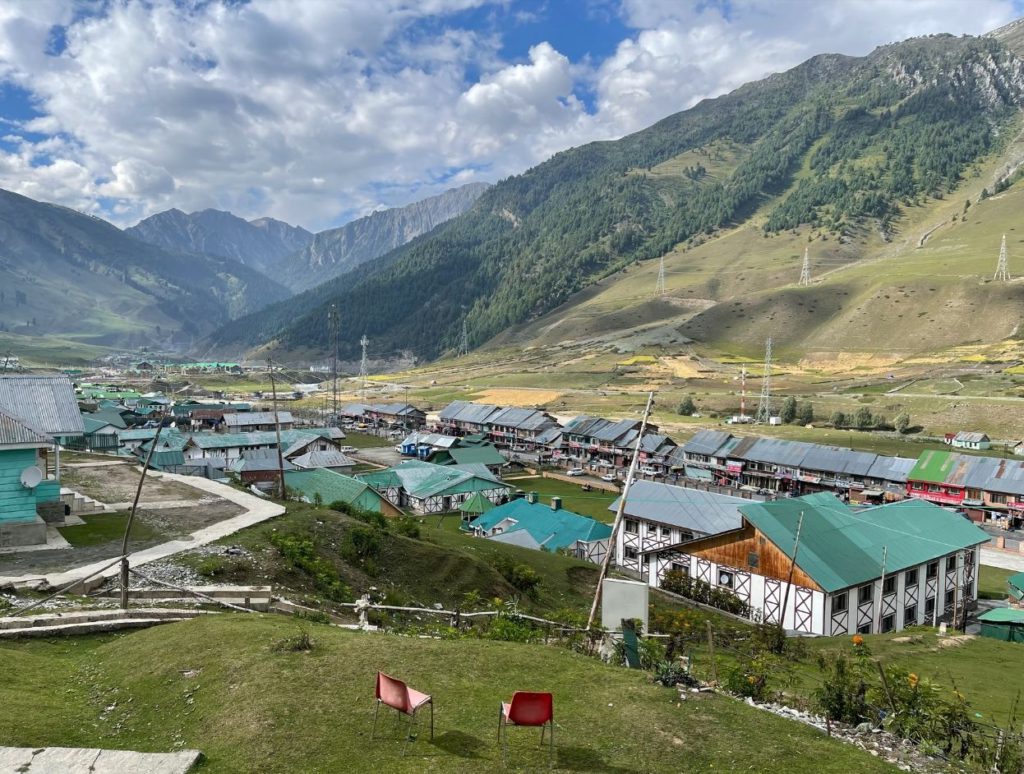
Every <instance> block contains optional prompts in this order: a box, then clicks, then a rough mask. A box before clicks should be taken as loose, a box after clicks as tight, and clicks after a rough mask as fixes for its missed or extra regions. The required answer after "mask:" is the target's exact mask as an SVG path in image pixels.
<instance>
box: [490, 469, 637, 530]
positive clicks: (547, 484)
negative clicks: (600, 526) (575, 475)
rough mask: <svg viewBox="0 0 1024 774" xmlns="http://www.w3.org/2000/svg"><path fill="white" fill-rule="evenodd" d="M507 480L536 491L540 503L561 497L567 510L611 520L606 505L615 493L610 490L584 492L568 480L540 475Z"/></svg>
mask: <svg viewBox="0 0 1024 774" xmlns="http://www.w3.org/2000/svg"><path fill="white" fill-rule="evenodd" d="M507 480H508V483H510V484H512V485H513V486H515V487H516V488H517V489H522V490H523V491H524V492H536V493H537V494H538V495H539V496H540V502H542V503H545V504H548V503H550V502H551V498H552V497H561V498H562V507H563V508H566V509H567V510H570V511H573V512H575V513H578V514H580V515H582V516H589V517H590V518H592V519H597V520H598V521H604V522H608V523H609V524H610V523H611V522H612V521H613V517H614V514H613V513H612V512H611V511H609V510H608V506H609V505H611V504H612V502H613V501H614V500H615V498H616V497H617V495H615V494H613V493H612V492H603V491H600V490H596V489H595V490H592V491H590V492H584V491H583V489H582V488H581V487H580V485H579V484H570V483H569V482H568V481H560V480H558V479H555V478H542V477H541V476H526V477H524V478H511V479H507Z"/></svg>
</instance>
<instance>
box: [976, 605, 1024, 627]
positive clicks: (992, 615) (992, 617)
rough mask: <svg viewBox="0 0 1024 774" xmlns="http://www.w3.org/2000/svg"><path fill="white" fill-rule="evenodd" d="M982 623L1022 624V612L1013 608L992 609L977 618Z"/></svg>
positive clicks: (1023, 619) (1023, 615) (1023, 618)
mask: <svg viewBox="0 0 1024 774" xmlns="http://www.w3.org/2000/svg"><path fill="white" fill-rule="evenodd" d="M978 620H979V621H982V622H984V623H1018V624H1024V610H1021V609H1020V608H1013V607H994V608H992V609H991V610H988V611H986V612H984V613H982V614H981V615H979V616H978Z"/></svg>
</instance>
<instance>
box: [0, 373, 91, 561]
mask: <svg viewBox="0 0 1024 774" xmlns="http://www.w3.org/2000/svg"><path fill="white" fill-rule="evenodd" d="M83 432H84V427H83V425H82V415H81V413H80V412H79V410H78V403H77V401H76V400H75V392H74V389H73V387H72V385H71V381H70V380H69V379H68V377H67V376H66V375H64V374H61V375H56V376H50V375H21V374H0V547H7V546H26V545H34V544H40V543H45V542H46V525H47V523H54V524H62V523H63V522H64V508H63V505H62V503H61V501H60V444H59V443H58V440H59V439H70V438H77V437H80V436H81V435H82V434H83Z"/></svg>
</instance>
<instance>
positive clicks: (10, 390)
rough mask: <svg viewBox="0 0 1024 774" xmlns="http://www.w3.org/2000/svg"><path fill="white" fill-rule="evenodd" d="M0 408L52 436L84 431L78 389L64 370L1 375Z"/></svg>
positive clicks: (75, 433)
mask: <svg viewBox="0 0 1024 774" xmlns="http://www.w3.org/2000/svg"><path fill="white" fill-rule="evenodd" d="M0 408H2V409H4V410H5V411H6V412H7V413H8V414H10V415H11V416H14V417H17V418H18V419H21V420H22V421H24V422H26V423H28V425H29V426H30V427H32V428H34V429H35V430H37V431H38V432H40V433H46V434H47V435H50V436H68V435H82V433H83V432H84V429H83V427H82V414H81V412H79V410H78V401H77V400H76V399H75V390H74V388H73V387H72V386H71V380H70V379H69V378H68V377H67V376H66V375H64V374H54V375H35V374H12V375H7V374H4V375H2V376H0Z"/></svg>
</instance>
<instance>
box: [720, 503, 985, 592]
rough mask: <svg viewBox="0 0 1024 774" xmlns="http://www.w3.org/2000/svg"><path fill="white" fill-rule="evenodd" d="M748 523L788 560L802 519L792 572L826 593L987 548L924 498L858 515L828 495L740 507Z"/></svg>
mask: <svg viewBox="0 0 1024 774" xmlns="http://www.w3.org/2000/svg"><path fill="white" fill-rule="evenodd" d="M740 512H741V513H742V514H743V515H744V516H745V517H746V519H747V521H749V522H750V523H751V524H753V525H754V526H755V527H756V528H757V529H759V530H760V531H761V532H762V533H763V534H764V535H765V536H766V537H767V538H768V539H769V540H771V541H772V542H773V543H774V544H775V545H776V546H777V547H778V548H779V549H780V550H781V551H782V552H783V553H784V554H785V555H786V556H789V557H792V556H793V547H794V542H795V539H796V529H797V524H798V523H799V521H800V514H801V513H802V514H803V517H804V518H803V526H802V527H801V530H800V547H799V550H798V551H797V562H796V564H797V566H798V567H799V568H800V569H801V570H803V571H804V572H805V573H807V575H809V576H810V577H811V578H812V579H813V580H814V582H815V583H817V584H818V585H819V586H821V587H822V588H823V589H824V590H825V591H828V592H832V591H839V590H840V589H845V588H849V587H850V586H857V585H859V584H861V583H866V582H868V581H871V580H874V579H875V578H878V577H880V576H881V574H882V553H883V549H884V550H885V553H886V560H885V572H886V573H887V574H888V573H891V572H899V571H901V570H904V569H907V568H910V567H916V566H917V565H920V564H925V563H927V562H930V561H932V560H934V559H937V558H939V557H942V556H945V555H947V554H950V553H953V552H954V551H958V550H961V549H964V548H968V547H971V546H975V545H979V544H981V543H986V542H988V539H989V536H988V535H987V534H986V533H985V532H983V531H982V530H980V529H978V527H976V526H974V525H973V524H972V523H971V522H970V521H968V520H967V519H965V518H963V517H962V516H959V515H957V514H955V513H951V512H950V511H947V510H945V509H943V508H940V507H939V506H937V505H934V504H932V503H929V502H926V501H924V500H903V501H902V502H898V503H892V504H890V505H881V506H878V507H877V508H869V509H867V510H864V511H860V512H857V513H855V512H854V511H852V510H851V509H850V508H848V507H847V506H846V505H844V504H843V503H842V502H840V501H839V500H838V499H837V498H836V497H835V496H834V495H831V494H829V493H826V492H819V493H817V494H812V495H807V496H805V497H797V498H792V499H783V500H775V501H773V502H766V503H751V504H750V505H743V506H740Z"/></svg>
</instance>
